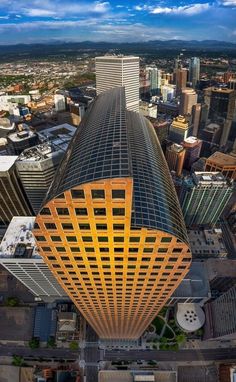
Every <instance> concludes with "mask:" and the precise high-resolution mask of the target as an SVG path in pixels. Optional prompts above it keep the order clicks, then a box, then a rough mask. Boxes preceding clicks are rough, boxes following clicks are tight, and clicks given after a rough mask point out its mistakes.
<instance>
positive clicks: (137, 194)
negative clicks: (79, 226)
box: [44, 87, 188, 243]
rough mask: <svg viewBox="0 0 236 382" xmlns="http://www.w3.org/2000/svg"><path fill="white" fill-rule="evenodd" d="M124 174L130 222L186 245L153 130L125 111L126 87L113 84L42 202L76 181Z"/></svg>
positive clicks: (99, 99)
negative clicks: (128, 184)
mask: <svg viewBox="0 0 236 382" xmlns="http://www.w3.org/2000/svg"><path fill="white" fill-rule="evenodd" d="M101 110H102V112H101ZM103 163H106V166H102V164H103ZM164 174H165V176H164ZM123 177H124V178H125V177H132V178H133V184H134V187H133V188H134V191H133V192H134V198H133V211H132V217H131V219H132V220H131V225H132V226H133V227H147V228H151V229H160V230H162V231H164V232H167V233H171V234H173V235H174V236H176V237H178V238H179V239H181V240H183V241H184V242H186V243H187V242H188V241H187V235H186V230H185V226H184V222H183V217H182V211H181V209H180V206H179V204H178V201H177V200H176V199H175V198H176V195H175V193H174V186H173V183H172V180H171V177H170V174H169V171H168V167H167V164H166V162H165V159H164V155H163V152H162V149H161V147H160V144H159V141H158V139H157V137H156V133H155V130H154V129H153V126H152V125H151V123H150V122H149V121H148V120H147V119H145V118H144V117H143V116H142V115H140V114H138V113H135V112H131V111H128V110H126V109H125V89H124V88H119V87H117V88H113V89H111V90H109V91H106V92H103V93H101V94H100V95H99V96H98V97H97V99H96V100H95V101H94V102H93V103H92V104H91V105H90V106H89V111H87V113H86V114H85V116H84V117H83V119H82V122H81V123H80V128H79V130H77V132H76V134H75V137H74V138H73V139H72V141H71V143H70V145H69V147H68V149H67V152H66V155H65V156H64V158H63V160H62V162H61V165H60V166H59V168H58V170H57V173H56V175H55V178H54V181H53V182H52V185H51V187H50V189H49V192H48V194H47V196H46V199H45V201H44V205H45V204H46V203H47V202H49V201H51V200H52V199H54V198H55V197H56V196H58V195H60V194H61V193H63V192H64V191H67V190H70V189H71V188H74V187H77V186H79V185H82V184H85V183H89V182H93V181H96V180H101V179H110V178H123Z"/></svg>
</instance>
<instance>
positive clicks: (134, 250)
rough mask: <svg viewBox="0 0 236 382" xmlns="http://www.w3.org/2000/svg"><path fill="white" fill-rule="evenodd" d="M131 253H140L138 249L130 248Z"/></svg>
mask: <svg viewBox="0 0 236 382" xmlns="http://www.w3.org/2000/svg"><path fill="white" fill-rule="evenodd" d="M129 252H130V253H137V252H138V248H129Z"/></svg>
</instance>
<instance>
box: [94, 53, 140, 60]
mask: <svg viewBox="0 0 236 382" xmlns="http://www.w3.org/2000/svg"><path fill="white" fill-rule="evenodd" d="M133 59H136V60H139V57H138V56H124V55H122V54H119V55H114V56H100V57H96V61H97V60H99V61H101V60H102V61H103V60H104V61H106V60H120V61H124V60H127V61H128V60H133Z"/></svg>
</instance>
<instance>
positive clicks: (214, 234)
mask: <svg viewBox="0 0 236 382" xmlns="http://www.w3.org/2000/svg"><path fill="white" fill-rule="evenodd" d="M188 238H189V243H190V247H191V252H192V256H193V258H194V259H209V258H212V257H214V258H226V257H227V250H226V247H225V243H224V239H223V233H222V230H221V229H220V228H213V229H205V230H204V229H192V230H188Z"/></svg>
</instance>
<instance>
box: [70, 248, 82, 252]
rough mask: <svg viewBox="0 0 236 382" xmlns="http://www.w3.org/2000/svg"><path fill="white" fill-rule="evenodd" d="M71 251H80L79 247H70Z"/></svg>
mask: <svg viewBox="0 0 236 382" xmlns="http://www.w3.org/2000/svg"><path fill="white" fill-rule="evenodd" d="M70 250H71V252H80V249H79V247H70Z"/></svg>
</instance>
